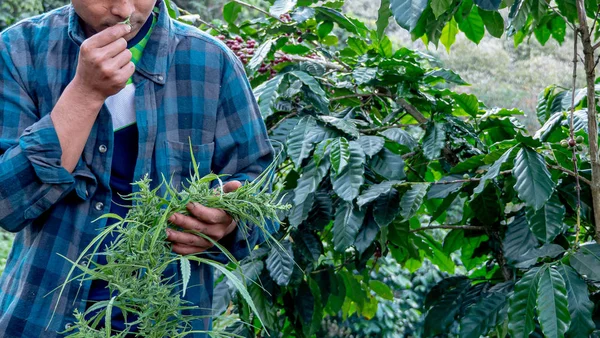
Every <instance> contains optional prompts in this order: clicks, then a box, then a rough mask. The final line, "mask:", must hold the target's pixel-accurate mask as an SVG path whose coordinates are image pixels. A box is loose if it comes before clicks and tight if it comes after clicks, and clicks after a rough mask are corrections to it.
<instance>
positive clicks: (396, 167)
mask: <svg viewBox="0 0 600 338" xmlns="http://www.w3.org/2000/svg"><path fill="white" fill-rule="evenodd" d="M369 164H370V166H371V169H373V171H375V172H376V173H377V174H379V175H381V176H383V177H385V178H387V179H388V180H401V179H404V178H405V177H406V174H405V173H404V160H403V159H402V156H399V155H396V154H394V153H393V152H391V151H389V150H388V149H387V148H383V149H382V150H381V152H379V154H377V155H375V156H373V158H372V159H371V161H370V163H369Z"/></svg>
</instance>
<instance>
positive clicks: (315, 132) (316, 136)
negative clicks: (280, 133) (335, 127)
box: [287, 116, 325, 168]
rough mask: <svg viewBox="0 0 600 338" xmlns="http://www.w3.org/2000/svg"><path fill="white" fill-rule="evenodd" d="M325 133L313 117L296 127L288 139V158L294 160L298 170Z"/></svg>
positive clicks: (303, 119) (304, 119)
mask: <svg viewBox="0 0 600 338" xmlns="http://www.w3.org/2000/svg"><path fill="white" fill-rule="evenodd" d="M324 136H325V132H324V131H323V129H321V128H320V127H319V126H318V125H317V121H316V120H315V119H314V118H313V117H312V116H306V117H303V118H302V120H300V122H298V124H297V125H296V126H295V127H294V129H293V130H292V132H291V133H290V136H289V138H288V139H287V151H288V156H289V157H290V158H291V159H292V161H293V162H294V164H295V165H296V168H299V167H300V165H301V164H302V160H304V159H305V158H307V157H308V156H309V155H310V152H311V151H312V150H313V149H314V147H315V143H316V142H320V141H321V140H322V139H323V137H324Z"/></svg>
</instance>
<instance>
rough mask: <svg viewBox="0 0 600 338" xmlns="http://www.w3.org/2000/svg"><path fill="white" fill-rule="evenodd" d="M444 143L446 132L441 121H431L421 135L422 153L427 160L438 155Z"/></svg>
mask: <svg viewBox="0 0 600 338" xmlns="http://www.w3.org/2000/svg"><path fill="white" fill-rule="evenodd" d="M445 144H446V132H445V131H444V125H443V124H441V123H432V124H430V125H429V126H428V127H427V130H426V131H425V136H423V145H422V147H423V154H425V157H427V159H428V160H434V159H436V158H437V157H438V156H440V152H441V151H442V149H444V145H445Z"/></svg>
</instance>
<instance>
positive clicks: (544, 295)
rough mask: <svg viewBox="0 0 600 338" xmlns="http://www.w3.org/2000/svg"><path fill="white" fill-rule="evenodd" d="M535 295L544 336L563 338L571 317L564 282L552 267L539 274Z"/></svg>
mask: <svg viewBox="0 0 600 338" xmlns="http://www.w3.org/2000/svg"><path fill="white" fill-rule="evenodd" d="M537 294H538V297H537V312H538V320H539V322H540V326H541V327H542V332H543V333H544V336H545V337H564V336H565V332H567V328H568V327H569V323H570V322H571V316H570V315H569V307H568V304H567V290H566V288H565V281H564V280H563V278H562V277H561V275H560V273H558V271H557V270H556V269H555V268H554V267H547V268H545V269H544V271H543V272H542V273H541V274H540V279H539V280H538V289H537Z"/></svg>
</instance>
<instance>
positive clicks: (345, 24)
mask: <svg viewBox="0 0 600 338" xmlns="http://www.w3.org/2000/svg"><path fill="white" fill-rule="evenodd" d="M314 8H315V11H316V12H317V13H319V14H320V15H322V16H325V17H327V18H329V19H331V20H333V21H334V22H335V23H337V24H338V25H339V26H340V28H343V29H345V30H347V31H349V32H350V33H354V34H358V29H357V28H356V26H355V25H354V23H352V21H350V20H349V19H348V18H347V17H346V16H345V15H344V14H342V13H340V12H339V11H336V10H335V9H332V8H327V7H314Z"/></svg>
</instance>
